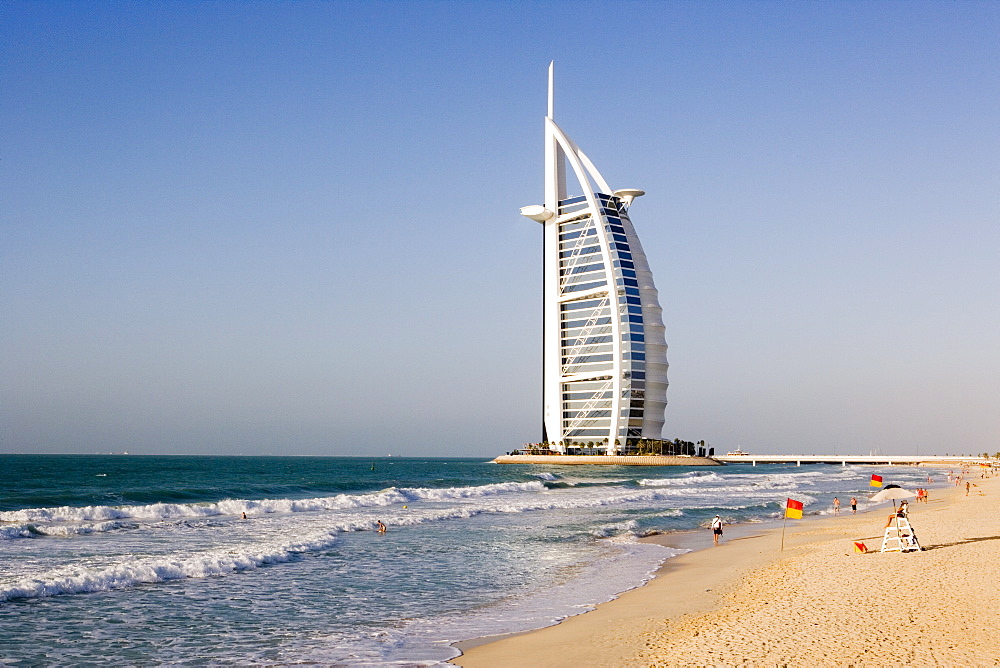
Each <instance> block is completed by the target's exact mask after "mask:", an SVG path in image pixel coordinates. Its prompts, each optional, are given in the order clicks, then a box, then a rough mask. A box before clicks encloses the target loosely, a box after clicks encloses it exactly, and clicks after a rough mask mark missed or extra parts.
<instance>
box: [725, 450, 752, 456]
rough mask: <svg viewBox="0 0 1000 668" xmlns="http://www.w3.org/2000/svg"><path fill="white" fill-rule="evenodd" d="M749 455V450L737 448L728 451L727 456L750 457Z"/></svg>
mask: <svg viewBox="0 0 1000 668" xmlns="http://www.w3.org/2000/svg"><path fill="white" fill-rule="evenodd" d="M749 456H750V453H749V452H743V451H742V450H740V449H739V448H736V449H735V450H730V451H729V452H727V453H726V457H749Z"/></svg>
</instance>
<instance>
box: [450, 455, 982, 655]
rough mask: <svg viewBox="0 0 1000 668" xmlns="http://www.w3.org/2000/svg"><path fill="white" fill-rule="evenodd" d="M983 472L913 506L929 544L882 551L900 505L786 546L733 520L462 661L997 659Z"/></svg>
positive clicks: (805, 532)
mask: <svg viewBox="0 0 1000 668" xmlns="http://www.w3.org/2000/svg"><path fill="white" fill-rule="evenodd" d="M934 475H935V476H937V477H940V475H941V474H940V472H935V473H934ZM978 476H979V471H978V470H975V469H974V470H972V471H971V472H970V473H969V474H968V475H967V477H966V479H967V480H969V481H970V482H971V483H972V484H973V485H974V486H973V487H972V488H971V491H970V493H969V495H968V496H966V492H965V488H964V485H963V486H962V487H961V488H958V487H949V488H946V489H935V490H932V491H931V496H930V501H929V502H927V503H921V504H918V503H911V512H910V521H911V522H912V525H913V527H914V529H915V530H916V534H917V536H918V538H919V540H920V543H921V545H922V546H923V548H924V550H923V551H921V552H909V553H899V552H891V553H884V554H883V553H880V552H878V549H879V548H880V547H881V544H882V536H883V528H884V525H885V521H886V517H887V515H888V514H889V512H890V511H891V508H892V506H891V504H889V505H886V504H883V505H879V506H876V507H874V508H872V509H870V510H869V511H868V512H858V514H857V515H852V514H851V512H850V507H849V506H847V509H846V510H844V511H842V512H841V514H840V515H838V516H830V517H825V518H823V519H819V520H805V521H789V522H788V526H787V529H786V532H785V538H784V551H781V550H780V540H781V538H780V536H781V532H780V528H778V529H777V530H776V529H773V528H770V529H768V530H766V531H754V528H753V527H741V528H737V527H733V528H732V529H731V530H727V531H726V536H725V537H724V539H723V541H722V543H721V544H720V545H719V546H712V545H711V538H710V537H709V536H708V532H707V531H706V532H705V533H704V535H702V536H695V537H693V540H694V541H696V544H695V545H694V546H696V547H697V546H700V545H705V549H699V550H696V551H693V552H690V553H687V554H684V555H681V556H679V557H675V558H673V559H668V560H667V561H666V563H665V564H664V565H663V567H662V568H661V569H660V571H659V572H658V573H657V575H656V577H655V578H654V579H653V580H652V581H650V582H649V583H648V584H647V585H646V586H644V587H641V588H639V589H635V590H633V591H629V592H626V593H625V594H623V595H622V596H620V597H619V598H618V599H616V600H614V601H610V602H608V603H604V604H602V605H600V606H598V607H597V608H596V609H595V610H593V611H592V612H588V613H585V614H583V615H579V616H576V617H571V618H569V619H567V620H565V621H563V622H562V623H560V624H558V625H556V626H552V627H548V628H544V629H540V630H537V631H533V632H531V633H527V634H522V635H515V636H511V637H506V638H503V639H498V640H495V641H493V642H488V643H485V644H479V645H475V643H465V644H462V645H459V647H460V649H462V650H463V652H464V654H463V656H461V657H458V658H456V659H454V660H453V661H452V663H455V664H457V665H461V666H465V667H467V668H476V667H479V666H732V665H750V666H769V665H792V666H806V665H853V666H870V665H996V664H998V663H1000V648H998V647H997V646H996V644H995V643H992V642H988V641H987V642H984V640H989V635H990V634H992V633H993V632H994V631H995V630H996V629H997V628H1000V596H997V593H996V589H997V587H998V586H1000V521H998V519H997V518H998V512H1000V503H998V500H1000V486H998V483H997V479H996V478H987V479H982V478H979V477H978ZM842 501H846V500H844V499H842ZM845 505H846V504H845ZM654 539H656V540H661V541H664V544H671V545H676V544H677V543H676V542H675V541H677V540H678V539H680V540H685V539H684V537H677V536H673V537H672V536H669V535H665V536H657V537H654ZM687 540H691V538H688V539H687ZM854 541H861V542H864V543H865V544H866V545H867V546H868V548H869V549H870V550H873V551H874V552H870V553H868V554H860V553H857V552H855V551H854V549H853V542H854ZM698 543H700V545H699V544H698Z"/></svg>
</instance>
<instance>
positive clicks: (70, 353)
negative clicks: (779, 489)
mask: <svg viewBox="0 0 1000 668" xmlns="http://www.w3.org/2000/svg"><path fill="white" fill-rule="evenodd" d="M0 50H2V61H0V68H2V69H0V253H2V255H0V281H2V283H0V309H2V310H0V364H2V367H0V374H2V375H0V393H2V394H0V400H2V406H0V452H84V453H87V452H99V451H121V450H128V451H129V452H134V453H219V454H230V453H231V454H236V453H245V454H258V453H275V454H282V453H286V454H345V455H346V454H359V455H374V454H386V453H390V452H391V453H394V454H421V455H442V456H443V455H461V454H468V455H473V456H480V455H483V456H485V455H494V454H497V453H499V452H503V451H506V450H509V449H511V448H512V447H515V446H517V445H519V444H521V443H522V442H525V441H531V440H536V439H538V438H539V432H540V425H539V409H538V405H539V394H540V392H539V366H540V324H539V314H540V300H541V286H540V280H541V273H540V272H541V270H540V253H541V236H540V228H539V226H538V225H537V224H536V223H532V222H531V221H528V220H527V219H524V218H521V217H520V216H519V215H518V207H520V206H523V205H526V204H534V203H538V202H540V201H541V197H542V158H543V156H542V117H543V115H544V113H545V104H546V102H545V86H546V68H547V66H548V63H549V61H550V60H555V63H556V118H557V120H558V122H559V123H560V125H561V126H562V127H563V128H564V129H565V130H566V131H567V132H568V133H569V135H570V136H571V137H573V138H574V139H575V140H576V141H577V143H579V144H580V146H581V147H582V148H583V149H584V151H586V152H587V153H588V155H589V156H590V157H591V158H592V159H593V160H594V161H595V163H596V164H597V166H598V167H599V169H600V170H601V171H602V173H603V174H604V176H605V177H606V178H607V179H608V181H610V183H611V185H612V187H615V188H622V187H638V188H643V189H645V190H646V191H647V192H648V195H647V196H646V197H644V198H642V199H641V200H638V201H637V202H636V204H635V205H634V207H633V209H632V213H633V218H634V222H635V224H636V228H637V230H638V233H639V235H640V238H641V239H642V242H643V245H644V247H645V250H646V253H647V255H648V256H649V261H650V264H651V266H652V268H653V272H654V276H655V277H656V281H657V286H658V288H659V291H660V298H661V302H662V304H663V307H664V319H665V321H666V322H665V324H666V325H667V340H668V343H669V344H670V352H669V359H670V362H671V374H670V381H671V386H670V390H669V393H668V400H669V402H670V405H669V406H668V407H667V424H666V427H665V433H664V435H665V436H666V437H669V438H673V437H675V436H677V437H681V438H685V439H691V440H699V439H707V440H708V441H710V442H711V443H712V444H713V445H715V446H716V447H717V448H720V449H722V450H725V449H728V448H732V447H735V446H737V445H741V446H743V448H744V449H747V450H751V451H754V452H774V453H811V452H815V453H827V452H833V453H840V454H847V453H864V452H868V451H870V450H873V449H876V448H880V449H881V451H882V452H885V453H913V452H917V453H923V454H930V453H944V452H952V453H954V452H983V451H989V452H991V453H992V452H995V451H997V450H1000V3H995V2H930V3H928V2H868V3H866V2H842V3H840V2H648V3H647V2H538V3H534V2H519V3H518V2H492V3H490V2H409V3H408V2H358V3H353V2H326V3H310V2H304V3H298V2H273V3H269V2H252V3H251V2H248V3H235V2H232V3H221V2H220V3H207V2H190V3H189V2H164V3H155V2H114V3H100V2H3V3H0Z"/></svg>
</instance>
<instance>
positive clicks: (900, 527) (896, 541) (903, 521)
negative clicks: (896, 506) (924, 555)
mask: <svg viewBox="0 0 1000 668" xmlns="http://www.w3.org/2000/svg"><path fill="white" fill-rule="evenodd" d="M922 549H924V548H922V547H920V543H919V542H918V541H917V534H916V533H914V531H913V527H912V526H910V518H909V517H907V515H906V514H897V515H896V516H895V517H894V518H893V519H892V521H890V522H889V526H887V527H886V528H885V536H884V537H883V538H882V551H883V552H919V551H920V550H922Z"/></svg>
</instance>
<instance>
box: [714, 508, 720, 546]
mask: <svg viewBox="0 0 1000 668" xmlns="http://www.w3.org/2000/svg"><path fill="white" fill-rule="evenodd" d="M721 536H722V518H721V517H719V516H718V515H716V516H715V519H714V520H712V540H714V541H715V544H716V545H718V544H719V538H720V537H721Z"/></svg>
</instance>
